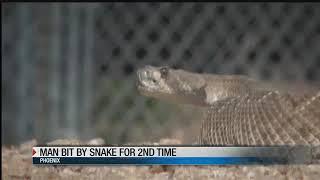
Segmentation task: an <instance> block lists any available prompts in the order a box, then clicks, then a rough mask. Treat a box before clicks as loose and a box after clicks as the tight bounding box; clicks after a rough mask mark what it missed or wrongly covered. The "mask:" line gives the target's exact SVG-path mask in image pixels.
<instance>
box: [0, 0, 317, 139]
mask: <svg viewBox="0 0 320 180" xmlns="http://www.w3.org/2000/svg"><path fill="white" fill-rule="evenodd" d="M1 10H2V17H1V20H2V48H1V49H2V132H3V136H2V137H3V139H2V140H3V142H4V143H7V144H10V143H18V142H21V141H24V140H26V139H30V138H33V137H36V138H37V139H38V140H39V141H40V142H41V141H43V142H45V141H48V140H51V139H55V138H63V137H78V138H89V137H91V136H101V137H104V138H105V139H106V141H107V142H108V143H124V142H134V141H144V140H153V139H158V138H160V137H168V136H171V135H173V134H174V133H175V131H177V130H176V129H177V128H179V127H181V126H184V125H185V124H188V123H191V122H189V121H187V120H185V118H186V117H183V116H182V117H180V116H179V118H178V117H177V115H176V109H175V108H174V107H175V106H173V105H170V104H165V103H164V102H157V101H153V100H151V99H148V98H144V97H141V96H139V95H138V93H137V91H136V90H135V82H134V78H135V73H134V72H135V70H136V68H138V67H141V66H143V65H147V64H150V65H169V66H172V67H175V68H183V69H186V70H190V71H195V72H207V73H217V74H246V75H249V76H251V77H254V78H257V79H262V80H283V81H307V82H319V80H320V52H319V47H320V4H319V3H47V4H44V3H42V4H36V3H5V4H2V6H1ZM178 119H180V120H179V121H178Z"/></svg>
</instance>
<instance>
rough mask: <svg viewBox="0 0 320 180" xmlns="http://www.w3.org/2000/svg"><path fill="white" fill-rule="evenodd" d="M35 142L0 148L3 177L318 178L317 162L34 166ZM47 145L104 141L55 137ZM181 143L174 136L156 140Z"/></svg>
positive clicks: (99, 141) (319, 171)
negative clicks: (250, 164) (289, 163)
mask: <svg viewBox="0 0 320 180" xmlns="http://www.w3.org/2000/svg"><path fill="white" fill-rule="evenodd" d="M35 144H36V141H35V140H33V141H29V142H26V143H24V144H21V145H20V146H19V147H10V148H8V147H2V179H46V180H49V179H209V178H210V179H259V180H264V179H266V180H269V179H319V178H320V165H272V166H33V165H32V161H31V149H32V146H34V145H35ZM49 144H75V145H76V144H103V140H101V139H94V140H91V141H89V142H82V143H81V142H80V141H77V140H56V141H53V142H51V143H49ZM142 144H180V141H178V140H174V139H162V140H160V142H158V143H142Z"/></svg>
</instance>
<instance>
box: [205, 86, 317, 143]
mask: <svg viewBox="0 0 320 180" xmlns="http://www.w3.org/2000/svg"><path fill="white" fill-rule="evenodd" d="M199 143H200V144H204V145H296V144H301V145H319V144H320V92H316V93H315V94H312V95H308V96H304V97H296V96H294V95H289V94H285V95H284V94H280V93H279V92H277V91H271V92H264V93H259V94H255V95H250V96H249V95H248V96H239V97H235V98H229V99H226V100H222V101H219V102H217V103H215V104H214V105H212V106H210V107H209V108H208V109H207V113H206V117H205V118H204V120H203V122H202V127H201V134H200V137H199Z"/></svg>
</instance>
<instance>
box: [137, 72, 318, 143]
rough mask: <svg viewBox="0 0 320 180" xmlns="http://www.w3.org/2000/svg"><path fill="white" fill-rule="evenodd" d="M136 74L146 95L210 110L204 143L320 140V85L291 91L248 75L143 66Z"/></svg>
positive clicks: (205, 121)
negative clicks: (199, 72)
mask: <svg viewBox="0 0 320 180" xmlns="http://www.w3.org/2000/svg"><path fill="white" fill-rule="evenodd" d="M137 77H138V78H137V87H138V90H139V91H140V92H141V93H142V94H143V95H146V96H150V97H154V98H158V99H163V100H167V101H171V102H176V103H186V104H192V105H195V106H202V107H203V108H205V109H206V110H205V111H206V114H205V116H206V117H205V118H204V119H203V120H202V127H201V133H200V136H199V144H205V145H293V144H295V145H296V144H301V145H306V144H307V145H308V144H311V145H319V144H320V90H319V88H318V87H315V88H309V89H310V90H309V89H308V88H304V91H302V90H301V89H291V90H289V89H285V88H277V87H275V86H272V85H270V84H268V83H264V82H260V81H257V80H254V79H251V78H249V77H247V76H243V75H213V74H198V73H192V72H187V71H184V70H179V69H178V70H175V69H171V68H168V67H153V66H145V67H143V68H140V69H139V70H138V71H137Z"/></svg>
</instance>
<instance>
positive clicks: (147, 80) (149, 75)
mask: <svg viewBox="0 0 320 180" xmlns="http://www.w3.org/2000/svg"><path fill="white" fill-rule="evenodd" d="M204 85H205V82H204V80H203V78H201V76H199V74H196V73H190V72H187V71H184V70H176V69H172V68H169V67H167V66H162V67H153V66H145V67H143V68H140V69H138V70H137V88H138V90H139V92H140V93H141V94H142V95H145V96H149V97H154V98H157V99H161V100H166V101H170V102H174V103H179V104H181V103H183V104H196V105H199V104H203V103H204V99H205V96H206V93H205V90H204Z"/></svg>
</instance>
